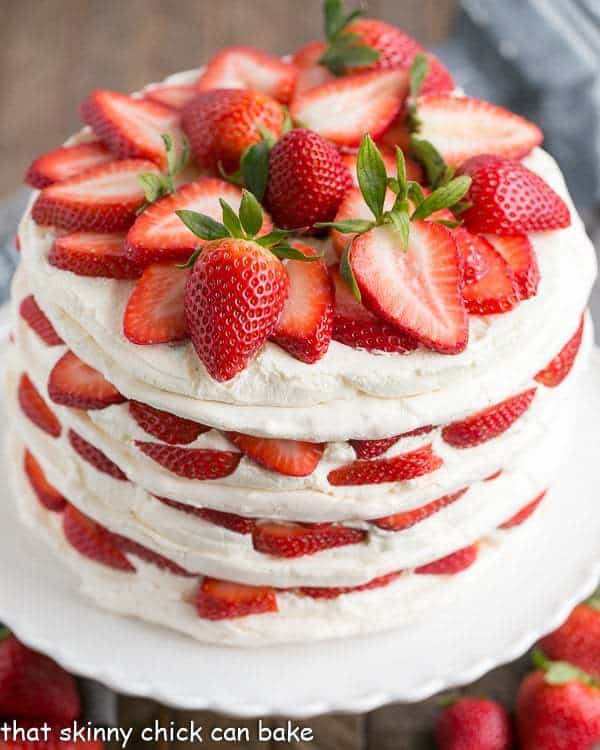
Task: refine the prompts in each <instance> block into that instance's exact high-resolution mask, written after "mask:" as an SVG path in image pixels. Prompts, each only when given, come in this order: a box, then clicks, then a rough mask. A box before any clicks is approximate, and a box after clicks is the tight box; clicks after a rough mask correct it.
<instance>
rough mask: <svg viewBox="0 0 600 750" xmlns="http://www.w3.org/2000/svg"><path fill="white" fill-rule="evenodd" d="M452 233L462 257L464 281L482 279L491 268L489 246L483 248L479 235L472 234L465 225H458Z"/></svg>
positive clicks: (471, 282) (472, 281) (469, 282)
mask: <svg viewBox="0 0 600 750" xmlns="http://www.w3.org/2000/svg"><path fill="white" fill-rule="evenodd" d="M452 234H453V237H454V239H455V240H456V248H457V250H458V254H459V255H460V256H461V258H462V267H463V281H464V283H465V284H474V283H475V282H476V281H481V279H482V278H483V277H484V276H485V275H486V273H487V272H488V271H489V269H490V263H489V257H488V252H487V250H488V248H487V246H486V247H484V248H483V249H482V248H481V244H482V243H481V242H480V238H479V237H478V235H476V234H471V232H469V231H467V230H466V229H465V228H464V227H457V228H456V229H455V230H454V231H453V233H452Z"/></svg>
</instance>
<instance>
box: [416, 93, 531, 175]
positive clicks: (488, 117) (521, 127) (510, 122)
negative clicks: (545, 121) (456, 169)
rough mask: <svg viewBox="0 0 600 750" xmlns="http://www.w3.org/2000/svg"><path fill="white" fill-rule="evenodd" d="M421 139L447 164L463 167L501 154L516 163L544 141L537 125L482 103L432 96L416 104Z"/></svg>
mask: <svg viewBox="0 0 600 750" xmlns="http://www.w3.org/2000/svg"><path fill="white" fill-rule="evenodd" d="M417 112H418V117H419V123H420V125H419V138H423V139H425V140H426V141H430V142H431V143H433V145H434V146H435V147H436V149H437V150H438V151H439V152H440V154H441V155H442V156H443V157H444V159H445V160H446V162H448V164H453V165H455V164H460V163H461V162H463V161H465V159H469V158H470V157H471V156H476V155H477V154H501V155H502V156H509V157H512V158H515V159H518V158H521V157H523V156H525V155H526V154H528V153H529V152H530V151H532V150H533V149H534V148H535V147H536V146H539V144H540V143H541V142H542V140H543V135H542V131H541V130H540V129H539V128H538V126H537V125H534V123H532V122H529V120H526V119H524V118H523V117H519V115H516V114H514V113H513V112H509V110H507V109H504V107H499V106H497V105H494V104H490V103H489V102H486V101H482V100H480V99H471V98H470V97H466V96H460V97H459V96H449V95H433V96H424V97H420V98H419V99H418V100H417Z"/></svg>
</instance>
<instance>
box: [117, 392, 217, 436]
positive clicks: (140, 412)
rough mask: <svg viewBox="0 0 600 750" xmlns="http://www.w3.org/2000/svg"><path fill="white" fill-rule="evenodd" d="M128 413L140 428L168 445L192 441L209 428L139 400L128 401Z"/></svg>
mask: <svg viewBox="0 0 600 750" xmlns="http://www.w3.org/2000/svg"><path fill="white" fill-rule="evenodd" d="M129 413H130V414H131V416H132V417H133V418H134V419H135V421H136V422H137V423H138V425H139V426H140V427H141V428H142V430H144V431H145V432H147V433H149V434H150V435H152V436H153V437H155V438H158V440H161V441H162V442H163V443H169V445H186V444H187V443H193V442H194V440H196V438H197V437H198V436H199V435H202V433H204V432H208V430H210V427H206V426H205V425H203V424H200V423H199V422H193V421H192V420H191V419H184V418H183V417H178V416H177V415H176V414H169V412H166V411H161V410H160V409H155V408H154V407H153V406H148V404H142V403H140V402H139V401H130V402H129Z"/></svg>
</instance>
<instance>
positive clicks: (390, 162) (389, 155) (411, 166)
mask: <svg viewBox="0 0 600 750" xmlns="http://www.w3.org/2000/svg"><path fill="white" fill-rule="evenodd" d="M380 151H381V156H382V157H383V162H384V164H385V169H386V172H387V174H388V177H395V176H396V170H397V166H396V156H395V154H394V152H393V150H392V149H388V148H385V147H384V148H381V149H380ZM357 158H358V153H347V154H342V159H343V160H344V163H345V165H346V166H347V167H348V169H349V170H350V174H351V175H352V182H353V183H354V187H356V188H357V187H358V179H357V176H356V162H357ZM404 162H405V167H406V177H407V179H409V180H414V181H415V182H421V181H422V180H423V169H422V167H421V165H420V164H419V163H418V162H416V161H413V160H412V159H411V158H410V157H407V156H405V157H404ZM351 192H352V191H350V192H348V194H347V195H346V197H345V198H344V200H343V202H342V205H341V206H340V209H339V212H338V216H336V221H341V218H344V219H357V218H359V219H362V218H365V219H372V218H373V215H372V214H371V212H370V211H369V208H368V206H367V204H366V203H365V202H364V200H363V197H362V194H361V193H360V191H358V196H357V203H358V201H360V203H359V206H360V208H359V207H358V206H357V208H356V209H354V208H353V209H351V210H350V211H348V213H345V215H342V216H340V215H341V213H342V211H343V206H344V205H345V204H346V201H347V200H348V199H349V196H350V194H351ZM392 203H393V201H392ZM355 205H356V204H355ZM390 207H391V206H390ZM361 209H362V212H363V213H364V212H365V211H366V212H367V213H365V215H364V216H362V214H361ZM352 211H354V212H352ZM344 236H346V235H344Z"/></svg>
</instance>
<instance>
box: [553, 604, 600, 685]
mask: <svg viewBox="0 0 600 750" xmlns="http://www.w3.org/2000/svg"><path fill="white" fill-rule="evenodd" d="M540 647H541V649H542V651H543V652H544V654H545V655H546V656H547V657H548V658H549V659H552V660H554V661H568V662H570V663H571V664H573V665H574V666H576V667H579V669H583V671H584V672H587V673H588V674H589V675H591V676H592V677H595V678H596V679H597V680H600V597H595V598H594V599H592V600H591V601H590V602H584V603H583V604H580V605H579V606H577V607H575V609H574V610H573V611H572V612H571V614H570V615H569V618H568V620H567V621H566V622H565V623H563V624H562V625H561V626H560V628H558V629H557V630H555V631H554V632H553V633H550V634H549V635H547V636H546V637H545V638H542V640H541V641H540Z"/></svg>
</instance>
